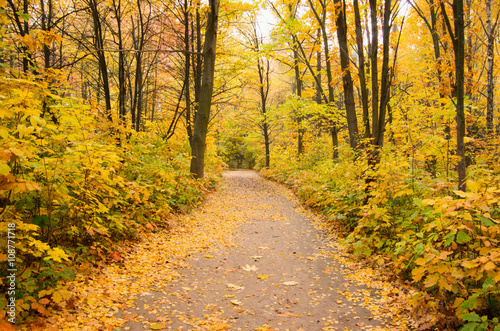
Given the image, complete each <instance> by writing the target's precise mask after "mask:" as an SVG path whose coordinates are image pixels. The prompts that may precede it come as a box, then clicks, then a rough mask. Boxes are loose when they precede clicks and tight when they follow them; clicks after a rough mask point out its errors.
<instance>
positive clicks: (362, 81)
mask: <svg viewBox="0 0 500 331" xmlns="http://www.w3.org/2000/svg"><path fill="white" fill-rule="evenodd" d="M354 20H355V25H356V45H357V48H358V49H357V51H358V62H359V63H358V70H359V71H358V75H359V85H360V89H361V105H362V107H363V126H364V131H365V132H364V137H365V138H369V137H370V135H371V130H370V115H369V104H368V88H367V85H366V75H365V54H364V49H363V47H364V46H363V30H362V28H361V15H360V14H359V2H358V0H354Z"/></svg>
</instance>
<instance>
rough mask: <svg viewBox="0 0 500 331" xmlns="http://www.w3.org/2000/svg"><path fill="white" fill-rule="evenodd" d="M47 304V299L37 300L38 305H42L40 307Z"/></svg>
mask: <svg viewBox="0 0 500 331" xmlns="http://www.w3.org/2000/svg"><path fill="white" fill-rule="evenodd" d="M49 302H50V300H49V299H47V298H43V299H40V300H38V303H39V304H42V305H46V304H48V303H49Z"/></svg>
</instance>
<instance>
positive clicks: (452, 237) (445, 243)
mask: <svg viewBox="0 0 500 331" xmlns="http://www.w3.org/2000/svg"><path fill="white" fill-rule="evenodd" d="M454 240H455V235H454V234H453V235H451V236H449V237H448V239H446V241H445V242H444V246H449V245H451V243H452V242H453V241H454Z"/></svg>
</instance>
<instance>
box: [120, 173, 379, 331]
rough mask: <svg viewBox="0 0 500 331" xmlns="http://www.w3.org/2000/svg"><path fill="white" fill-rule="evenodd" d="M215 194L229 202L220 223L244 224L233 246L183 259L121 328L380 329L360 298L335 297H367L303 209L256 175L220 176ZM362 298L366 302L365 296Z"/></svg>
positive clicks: (141, 298)
mask: <svg viewBox="0 0 500 331" xmlns="http://www.w3.org/2000/svg"><path fill="white" fill-rule="evenodd" d="M219 193H220V194H221V197H219V198H223V199H225V200H226V201H230V203H228V204H227V206H226V208H224V210H216V211H215V212H216V213H218V214H219V213H220V214H219V216H221V220H220V221H222V220H223V219H225V218H227V217H229V218H230V217H232V215H234V217H241V216H242V215H241V213H243V214H244V216H245V217H244V218H246V222H245V224H243V225H242V226H240V227H239V229H238V230H237V231H236V233H235V238H234V243H235V244H236V245H235V246H233V247H220V246H217V245H215V246H214V247H211V248H210V249H208V250H207V251H204V252H200V253H198V254H195V255H194V256H192V257H191V258H190V259H189V260H188V261H186V262H187V263H188V265H187V266H186V269H184V270H182V271H181V273H180V275H181V277H180V278H178V279H176V280H174V281H173V282H171V283H170V284H168V285H167V286H166V287H162V288H157V290H158V291H157V292H155V291H151V292H148V293H143V294H142V295H141V296H140V297H139V300H138V302H137V307H136V308H135V309H129V310H128V311H126V312H125V313H124V314H125V316H127V314H133V316H134V319H135V320H136V321H130V322H128V323H127V324H125V329H127V330H144V329H149V328H151V324H150V323H148V322H153V324H154V325H153V328H154V327H156V326H159V327H163V326H165V327H166V328H168V329H174V330H175V329H184V330H200V329H207V330H223V329H226V328H228V329H230V330H255V329H257V328H259V327H261V328H262V330H266V329H274V330H308V331H311V330H345V328H348V329H350V330H364V329H373V328H374V327H380V326H383V323H382V322H381V321H380V320H381V318H380V317H379V316H373V315H372V314H371V312H370V311H369V310H368V309H366V308H363V307H362V303H363V302H364V300H355V299H352V300H351V301H350V300H347V299H346V298H345V297H344V296H343V295H342V294H341V293H340V292H345V291H347V292H349V293H354V294H355V293H363V294H365V293H367V291H366V288H365V287H359V286H355V285H353V284H352V282H350V281H348V280H346V279H345V278H344V277H343V274H342V272H343V268H342V267H341V266H340V265H339V263H337V262H336V261H335V260H334V259H332V258H331V257H329V256H330V254H331V253H332V249H329V248H328V245H327V244H326V243H325V242H324V240H322V239H321V236H320V233H319V231H318V230H316V229H315V228H314V227H313V225H312V224H311V222H310V220H308V219H307V218H306V217H305V216H303V210H302V209H301V208H300V206H298V204H297V203H296V202H292V201H290V200H289V199H287V197H286V196H285V195H286V193H287V192H284V190H283V189H282V188H280V187H279V186H278V185H275V184H274V185H273V184H272V183H270V182H266V181H264V180H263V179H261V178H260V177H258V175H257V174H255V173H254V172H243V171H237V172H228V173H226V174H225V178H224V184H223V187H222V189H221V192H219ZM289 198H290V197H289ZM207 207H210V206H207ZM204 210H206V211H207V212H208V213H212V212H214V210H212V209H211V208H205V209H204ZM205 216H207V217H209V218H212V217H211V215H205ZM214 221H217V219H216V218H215V219H214ZM158 272H161V270H158ZM365 295H367V297H366V302H369V301H370V294H369V293H368V294H365ZM136 314H137V318H136V317H135V315H136ZM139 316H140V317H139ZM159 316H168V318H167V319H161V318H159ZM144 322H146V323H144Z"/></svg>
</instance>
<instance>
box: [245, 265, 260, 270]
mask: <svg viewBox="0 0 500 331" xmlns="http://www.w3.org/2000/svg"><path fill="white" fill-rule="evenodd" d="M241 269H243V270H245V271H257V269H259V268H257V267H256V266H255V265H248V264H247V265H245V266H244V267H241Z"/></svg>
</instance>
